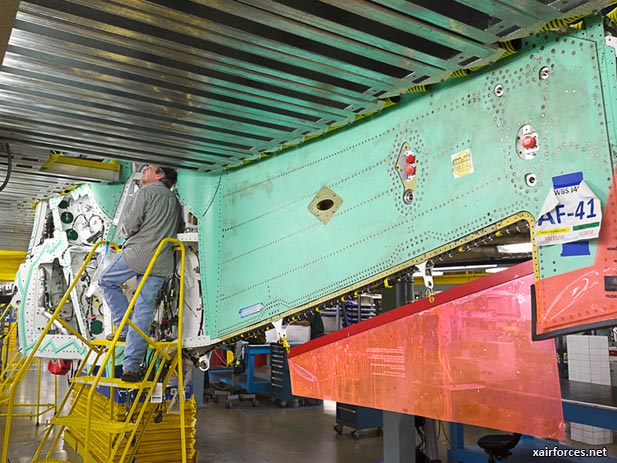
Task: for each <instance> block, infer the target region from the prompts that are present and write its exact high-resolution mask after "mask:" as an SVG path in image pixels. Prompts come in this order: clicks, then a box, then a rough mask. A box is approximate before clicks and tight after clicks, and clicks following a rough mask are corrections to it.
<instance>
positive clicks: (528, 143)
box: [521, 135, 536, 150]
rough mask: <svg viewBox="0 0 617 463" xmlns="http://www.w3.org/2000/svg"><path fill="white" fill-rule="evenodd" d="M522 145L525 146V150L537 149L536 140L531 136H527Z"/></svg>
mask: <svg viewBox="0 0 617 463" xmlns="http://www.w3.org/2000/svg"><path fill="white" fill-rule="evenodd" d="M521 144H522V145H523V148H525V149H526V150H530V149H532V148H535V147H536V138H535V137H533V136H531V135H525V136H524V137H523V140H522V142H521Z"/></svg>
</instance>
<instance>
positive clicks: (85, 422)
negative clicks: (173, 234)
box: [0, 238, 187, 463]
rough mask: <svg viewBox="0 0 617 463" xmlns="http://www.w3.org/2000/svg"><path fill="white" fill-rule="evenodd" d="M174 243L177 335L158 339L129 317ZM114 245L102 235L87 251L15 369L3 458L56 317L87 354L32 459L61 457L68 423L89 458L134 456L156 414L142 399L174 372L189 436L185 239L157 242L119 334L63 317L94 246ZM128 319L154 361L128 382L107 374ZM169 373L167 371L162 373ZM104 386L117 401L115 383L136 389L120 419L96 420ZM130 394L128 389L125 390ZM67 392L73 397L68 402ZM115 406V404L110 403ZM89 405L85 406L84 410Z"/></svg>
mask: <svg viewBox="0 0 617 463" xmlns="http://www.w3.org/2000/svg"><path fill="white" fill-rule="evenodd" d="M168 243H169V244H175V245H176V246H175V248H174V251H176V252H180V256H181V262H180V290H179V297H178V329H177V334H178V339H177V340H176V341H172V342H157V341H154V340H152V339H150V338H149V337H148V336H147V335H146V334H145V333H144V332H143V331H141V330H140V329H139V328H138V327H137V326H135V325H134V324H133V322H132V321H131V320H130V319H129V318H130V314H131V312H132V310H133V308H134V306H135V302H136V300H137V297H138V296H139V294H140V292H141V290H142V288H143V285H144V282H145V280H146V279H147V278H148V276H149V275H150V272H151V270H152V266H153V265H154V263H155V262H156V260H157V258H158V256H159V255H160V253H161V251H162V250H163V248H164V246H165V245H167V244H168ZM103 244H105V245H111V246H113V247H114V248H115V249H116V250H118V247H117V246H116V245H115V244H114V243H110V242H105V241H101V242H99V243H96V244H95V245H94V246H93V248H92V250H91V251H90V253H89V254H88V256H87V257H86V259H85V261H84V263H83V265H82V267H81V268H80V270H79V272H78V273H77V274H76V275H75V277H74V279H73V282H72V283H71V285H70V286H69V288H68V289H67V291H66V293H65V294H64V296H63V298H62V300H61V301H60V303H59V304H58V307H57V308H56V309H55V310H54V313H53V314H52V316H51V318H50V319H49V320H48V323H47V325H46V326H45V328H44V329H43V332H42V333H41V336H40V338H39V340H38V341H37V343H36V344H35V345H34V347H33V348H32V351H31V352H30V354H29V355H28V357H27V358H26V359H25V360H24V361H23V362H22V364H21V365H20V368H19V369H18V372H17V373H16V374H15V378H14V379H13V381H12V384H11V391H10V396H9V415H8V416H7V422H6V426H5V428H6V432H5V439H4V445H3V450H2V458H1V459H0V463H6V461H7V453H8V442H9V432H10V426H11V412H12V407H13V404H14V394H15V387H16V385H17V384H18V383H19V382H21V380H23V378H24V376H25V372H26V371H27V370H28V369H29V367H30V365H31V364H32V362H33V359H34V355H35V354H36V351H37V349H38V348H39V346H40V344H41V343H42V341H43V338H44V337H45V335H46V334H47V333H48V332H49V329H50V327H51V326H52V324H53V322H54V321H58V322H59V323H61V324H62V325H63V326H64V327H65V328H67V329H68V330H69V331H70V332H71V333H72V334H74V335H76V336H78V337H79V339H80V340H81V341H82V342H83V343H84V344H85V345H86V346H87V347H88V353H87V355H86V356H85V357H84V358H83V359H82V361H81V362H80V364H79V366H78V368H77V373H76V375H75V377H74V378H73V380H72V382H71V385H70V387H69V390H68V392H67V394H66V396H65V397H64V399H63V400H62V402H61V404H60V405H59V406H58V407H57V409H56V413H55V416H54V418H52V420H51V424H50V426H49V427H48V428H47V430H46V432H45V434H44V436H43V439H42V441H41V443H40V445H39V448H38V450H37V452H36V454H35V455H34V457H33V460H32V461H33V462H34V461H60V460H58V459H54V458H53V453H54V451H55V449H56V447H57V445H58V443H59V442H60V440H61V439H60V438H61V436H62V434H63V431H65V430H66V429H67V428H68V430H69V432H70V433H71V434H72V436H73V437H74V438H75V437H76V436H77V438H76V440H75V443H76V445H75V447H78V448H75V450H76V451H77V452H78V453H81V454H82V455H83V456H84V457H83V458H84V460H85V461H105V462H127V461H131V459H132V458H133V456H134V455H135V453H136V452H137V450H138V448H139V443H140V441H141V438H142V437H143V435H144V431H145V429H146V426H145V425H144V423H147V422H148V421H149V420H151V419H152V416H153V414H154V411H155V410H156V407H151V406H150V407H148V406H146V405H143V404H148V403H149V401H150V398H151V397H152V394H153V392H154V390H155V387H156V385H157V383H161V386H160V387H161V388H162V389H163V390H164V389H165V387H166V386H167V384H168V383H169V380H170V378H171V377H172V376H174V375H177V377H178V386H177V387H178V391H179V392H178V399H179V405H180V407H179V408H180V438H181V442H182V443H184V442H185V418H184V408H185V397H184V382H183V381H184V380H183V374H182V307H183V304H184V301H183V298H184V263H185V249H184V245H183V244H182V242H180V241H179V240H177V239H174V238H166V239H164V240H163V241H161V243H160V244H159V246H158V248H157V250H156V252H155V254H154V256H153V257H152V260H151V262H150V264H149V266H148V268H147V269H146V272H145V274H144V276H143V278H142V281H141V282H140V284H139V286H138V287H137V290H136V292H135V294H134V296H133V298H132V299H131V302H130V303H129V306H128V309H127V312H126V314H125V316H124V318H123V319H122V321H121V323H120V325H119V326H118V329H117V331H116V335H115V337H114V339H113V340H112V341H106V340H103V341H92V342H90V341H88V340H86V339H85V338H83V336H81V335H80V334H79V333H77V332H76V331H75V330H74V329H73V328H72V327H70V326H69V325H68V324H66V323H65V322H64V321H63V320H62V319H61V318H60V317H59V314H60V310H61V308H62V306H63V305H64V304H65V303H66V301H67V300H68V298H69V295H70V293H71V291H72V290H73V288H74V286H75V284H76V282H77V281H79V279H80V276H81V273H82V272H83V270H84V268H85V267H86V265H87V264H88V263H89V262H90V260H91V259H92V256H93V255H94V253H95V251H96V249H97V248H98V246H100V245H103ZM127 324H128V325H129V326H130V327H131V328H132V329H134V330H135V331H136V332H137V333H138V334H139V335H140V336H142V337H143V338H144V339H146V340H147V342H148V344H149V347H150V348H151V350H152V352H153V353H152V357H151V361H150V363H149V365H148V368H147V371H146V374H145V376H144V377H145V378H146V379H145V380H144V381H142V382H140V383H128V382H124V381H122V380H120V379H119V378H114V377H104V376H103V374H104V373H105V371H106V369H107V368H108V367H111V371H112V372H113V371H115V364H114V361H115V352H116V348H117V347H118V346H119V345H120V344H122V343H120V342H119V336H120V333H121V332H122V330H123V328H124V326H126V325H127ZM163 373H165V374H163ZM101 386H104V387H109V388H110V394H109V396H110V400H112V401H113V397H114V391H115V390H117V389H121V390H124V389H126V390H127V391H129V390H130V391H132V392H131V393H130V394H131V395H132V396H134V397H135V400H134V401H133V402H132V405H131V407H130V409H128V410H127V412H126V414H125V417H124V418H125V419H124V420H120V421H119V420H117V419H115V418H117V417H114V416H113V415H112V413H111V412H110V413H108V414H107V416H106V417H104V419H101V417H100V416H98V417H97V420H96V421H93V414H92V413H90V411H91V410H92V408H93V405H94V403H95V401H94V397H95V394H96V395H97V396H98V395H99V394H98V393H97V392H96V391H97V388H99V387H101ZM127 395H128V392H127ZM69 398H72V402H71V405H70V406H67V404H68V403H69ZM109 409H110V410H111V408H109ZM84 410H85V412H84ZM56 428H59V430H58V432H57V433H56V434H55V436H54V438H53V440H52V442H51V444H50V446H49V448H48V450H47V452H46V454H45V457H44V459H42V460H40V459H39V458H40V457H41V454H42V453H43V449H44V447H46V445H47V443H48V441H49V439H50V437H51V435H52V431H53V430H54V429H56ZM101 435H104V436H106V439H107V441H108V442H109V443H110V444H111V446H110V452H109V454H108V455H101V454H100V452H99V448H97V447H98V446H95V445H94V444H93V442H94V441H96V440H97V439H99V438H100V436H101ZM181 447H182V449H181V451H182V462H183V463H186V461H187V452H186V445H182V446H181Z"/></svg>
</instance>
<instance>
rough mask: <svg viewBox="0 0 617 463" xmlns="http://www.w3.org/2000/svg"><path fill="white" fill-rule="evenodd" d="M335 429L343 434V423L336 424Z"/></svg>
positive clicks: (339, 433)
mask: <svg viewBox="0 0 617 463" xmlns="http://www.w3.org/2000/svg"><path fill="white" fill-rule="evenodd" d="M334 430H335V431H336V433H337V434H338V435H339V436H340V435H341V434H343V425H340V424H335V425H334Z"/></svg>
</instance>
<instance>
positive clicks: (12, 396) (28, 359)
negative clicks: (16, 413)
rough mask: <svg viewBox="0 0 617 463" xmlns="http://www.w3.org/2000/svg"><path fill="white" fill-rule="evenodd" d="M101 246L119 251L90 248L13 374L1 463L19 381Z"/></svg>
mask: <svg viewBox="0 0 617 463" xmlns="http://www.w3.org/2000/svg"><path fill="white" fill-rule="evenodd" d="M103 244H107V245H111V246H112V247H113V248H114V249H115V250H116V251H118V250H119V248H118V245H116V244H115V243H113V242H110V241H99V242H98V243H96V244H95V245H94V246H92V249H91V250H90V253H89V254H88V256H87V257H86V259H85V260H84V263H83V264H82V265H81V267H80V269H79V271H78V272H77V274H76V275H75V277H74V278H73V281H72V282H71V284H70V285H69V287H68V289H67V290H66V292H65V293H64V296H62V299H61V300H60V302H59V303H58V305H57V306H56V308H55V310H54V312H53V313H52V315H51V317H49V320H48V321H47V324H46V325H45V327H44V328H43V331H42V332H41V335H40V336H39V339H38V340H37V342H36V343H35V344H34V346H33V347H32V350H31V351H30V353H29V354H28V357H26V360H25V361H24V363H23V364H22V366H21V368H19V370H18V371H17V373H16V374H15V379H14V380H13V382H12V384H11V387H10V392H9V404H8V410H7V417H6V422H5V426H4V429H5V432H4V443H3V445H2V454H1V455H0V462H2V463H6V461H7V456H8V451H9V437H10V432H11V424H12V421H13V408H14V402H15V392H16V389H17V386H18V385H19V383H21V381H23V379H24V377H25V375H26V373H27V372H28V369H29V368H30V365H32V362H33V360H34V357H35V356H36V352H37V350H38V348H39V347H40V346H41V344H42V343H43V340H44V338H45V336H46V335H47V333H49V330H50V329H51V327H52V325H53V323H54V321H59V322H61V323H62V322H63V320H61V319H60V318H59V315H60V311H61V309H62V306H64V304H65V303H66V301H67V300H68V298H69V297H70V294H71V291H73V288H74V287H75V285H76V284H77V282H78V281H79V280H80V277H81V274H82V273H83V271H84V269H85V268H86V265H88V263H90V261H91V260H92V256H93V255H94V252H95V251H96V249H97V248H98V247H99V246H101V245H103ZM63 326H65V327H67V328H69V330H70V331H71V332H72V333H73V334H76V335H77V336H78V337H79V339H81V341H82V342H84V343H85V344H86V345H88V346H89V347H91V348H92V346H91V344H90V342H89V341H88V340H86V339H85V338H84V337H83V336H81V335H80V334H79V333H77V332H76V331H75V330H73V329H72V328H71V327H68V326H67V325H66V323H63ZM94 350H96V349H94Z"/></svg>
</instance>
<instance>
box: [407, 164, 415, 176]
mask: <svg viewBox="0 0 617 463" xmlns="http://www.w3.org/2000/svg"><path fill="white" fill-rule="evenodd" d="M405 172H407V175H408V176H410V177H411V176H412V175H415V174H416V168H415V167H414V166H407V168H406V169H405Z"/></svg>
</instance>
